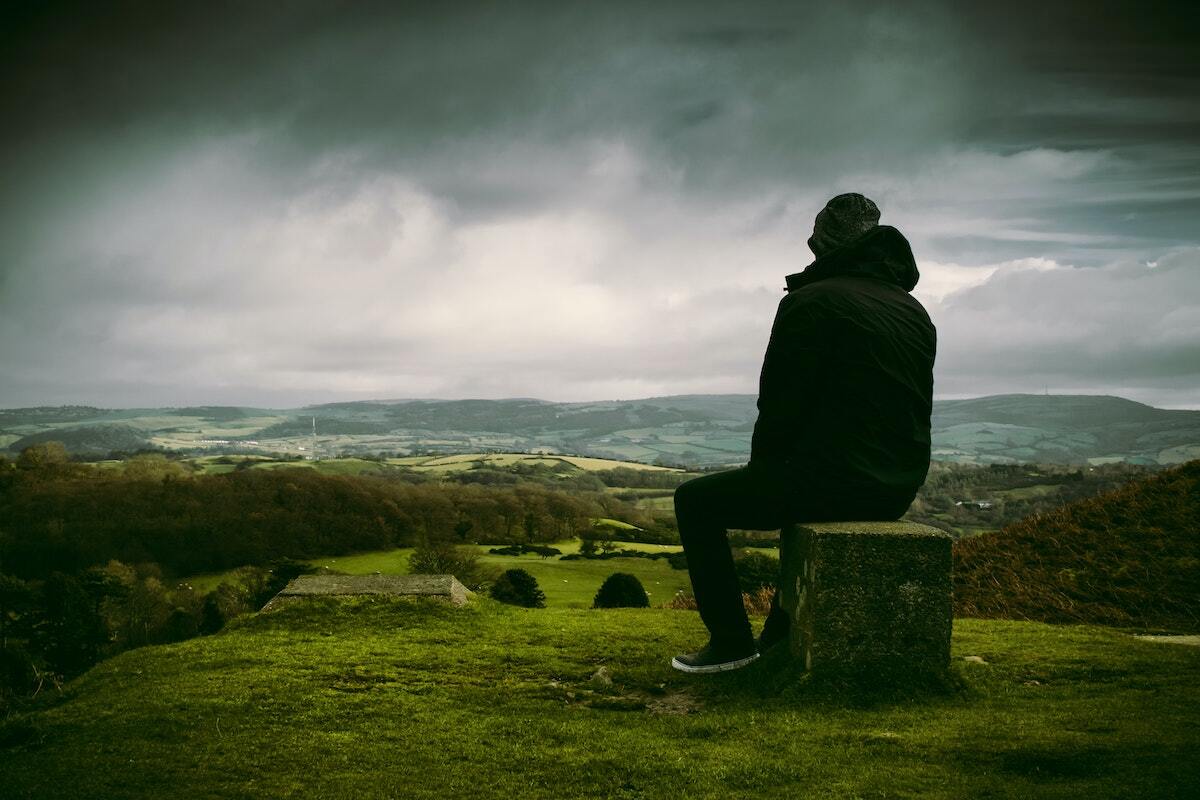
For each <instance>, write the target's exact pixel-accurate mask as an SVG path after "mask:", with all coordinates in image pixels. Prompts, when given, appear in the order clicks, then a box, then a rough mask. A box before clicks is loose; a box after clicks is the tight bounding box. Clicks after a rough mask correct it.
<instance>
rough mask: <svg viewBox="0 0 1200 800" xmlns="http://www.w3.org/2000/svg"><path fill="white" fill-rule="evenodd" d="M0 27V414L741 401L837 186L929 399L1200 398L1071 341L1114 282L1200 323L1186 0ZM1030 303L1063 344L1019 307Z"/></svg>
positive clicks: (9, 11)
mask: <svg viewBox="0 0 1200 800" xmlns="http://www.w3.org/2000/svg"><path fill="white" fill-rule="evenodd" d="M4 13H5V15H6V16H5V18H4V20H3V25H2V26H0V30H2V31H3V32H2V33H0V36H2V37H3V46H2V48H0V113H3V114H4V118H5V119H6V120H10V121H12V122H10V124H7V125H6V126H4V127H2V128H0V146H2V147H0V181H2V186H0V334H2V338H0V360H2V362H3V364H4V371H5V372H6V373H7V377H8V378H9V379H8V380H7V381H6V382H5V386H4V388H3V389H0V404H9V405H11V404H16V403H38V402H66V401H71V400H80V399H82V400H87V399H94V400H96V401H97V402H107V403H123V404H134V403H150V402H155V401H156V400H159V401H161V400H162V399H164V398H168V397H170V398H173V399H177V400H178V401H179V402H183V403H192V402H210V401H212V402H217V401H228V402H249V401H253V400H255V398H267V397H271V398H278V397H281V396H289V393H291V396H295V397H297V398H301V399H303V400H305V401H307V400H326V399H333V398H334V397H350V396H376V397H378V396H403V395H421V394H438V395H441V396H451V395H464V394H484V395H490V396H497V395H520V396H528V395H540V396H547V397H561V398H578V399H583V398H596V397H603V396H614V395H617V394H619V395H620V396H625V397H630V396H634V395H636V394H664V393H669V392H672V391H752V390H753V388H754V384H753V382H754V377H755V375H756V372H757V366H758V359H759V357H760V356H761V350H762V347H763V345H764V344H765V337H766V332H767V327H768V326H769V322H770V315H771V313H772V311H773V306H774V303H775V301H776V300H777V298H778V286H779V285H781V277H782V275H783V274H784V273H786V272H791V271H795V270H796V269H799V268H801V267H802V266H803V265H804V263H805V261H806V257H807V251H806V249H805V247H804V240H805V238H806V237H807V234H808V228H809V226H811V220H812V216H813V215H814V214H815V212H816V210H818V209H819V207H820V205H821V203H822V202H823V201H824V199H826V198H827V197H828V196H830V195H831V194H834V193H837V192H839V191H844V190H847V189H856V190H860V191H865V192H867V193H868V194H870V195H871V196H872V197H873V198H875V199H876V200H877V201H879V202H880V205H881V207H882V208H883V210H884V221H885V222H892V223H893V224H897V225H899V226H900V227H901V228H902V229H903V230H905V231H906V232H907V233H908V234H909V236H910V238H911V239H912V240H913V244H914V251H915V252H916V253H917V255H918V258H919V259H920V260H921V261H922V272H923V275H924V278H923V282H922V284H921V285H920V286H919V287H918V295H919V296H921V297H922V298H923V300H925V302H927V303H928V304H929V306H930V309H931V313H933V314H934V319H935V322H939V329H940V331H941V334H942V341H943V342H949V343H950V347H949V348H948V349H947V351H946V352H947V354H948V355H947V358H946V361H945V364H944V365H943V366H942V367H940V369H941V372H940V374H939V387H944V388H943V390H944V391H948V392H954V393H970V392H971V391H972V387H974V388H975V389H977V390H978V392H977V393H979V392H982V391H1003V390H1005V386H1014V385H1016V384H1018V383H1020V384H1021V385H1022V386H1023V385H1024V383H1028V381H1027V380H1024V379H1023V378H1022V376H1023V375H1024V376H1026V377H1028V376H1032V375H1039V376H1041V375H1044V374H1061V375H1062V376H1063V380H1064V381H1066V382H1071V383H1072V385H1083V384H1084V383H1086V385H1088V386H1090V387H1093V388H1096V389H1097V390H1111V391H1120V390H1121V389H1122V388H1123V387H1127V386H1133V388H1134V389H1136V390H1137V391H1138V392H1141V394H1140V397H1141V399H1147V400H1151V401H1153V400H1155V399H1156V398H1158V399H1162V400H1163V401H1164V402H1167V401H1169V402H1171V403H1174V404H1180V403H1183V404H1189V403H1190V404H1198V403H1200V398H1197V397H1196V391H1195V389H1196V387H1195V378H1194V375H1191V374H1189V373H1186V371H1183V370H1182V368H1181V365H1182V364H1186V363H1188V361H1187V360H1188V358H1190V357H1191V356H1192V355H1193V354H1194V350H1191V349H1188V348H1189V345H1188V343H1187V342H1186V341H1183V340H1180V339H1178V337H1173V336H1171V335H1168V333H1169V332H1161V331H1160V332H1158V333H1155V334H1154V335H1153V336H1151V335H1150V334H1149V333H1148V332H1147V330H1148V329H1147V327H1146V326H1144V325H1143V326H1133V327H1130V328H1128V329H1120V330H1119V334H1118V335H1116V336H1114V337H1109V338H1107V339H1106V338H1105V337H1093V338H1089V339H1086V340H1084V339H1080V338H1079V337H1078V336H1077V333H1078V331H1080V330H1097V329H1098V327H1097V326H1103V324H1104V322H1105V315H1107V314H1110V313H1113V308H1112V307H1111V306H1110V305H1109V304H1106V303H1101V302H1099V301H1098V300H1097V302H1090V301H1089V299H1088V298H1089V296H1090V294H1089V293H1095V296H1096V297H1097V298H1100V297H1104V296H1107V295H1106V294H1105V292H1106V291H1107V288H1106V287H1108V286H1110V284H1109V283H1107V282H1105V281H1103V280H1099V281H1097V280H1093V279H1095V278H1098V277H1106V276H1107V277H1111V276H1112V275H1116V274H1118V273H1119V274H1120V276H1121V277H1120V281H1119V282H1118V283H1116V284H1112V285H1119V286H1122V287H1126V288H1128V287H1129V286H1138V287H1139V289H1138V291H1136V292H1133V293H1132V296H1134V297H1136V298H1137V299H1136V300H1135V301H1132V303H1133V304H1132V306H1131V307H1130V309H1129V318H1130V319H1143V318H1145V319H1151V318H1152V317H1153V314H1154V313H1156V312H1153V311H1151V310H1150V309H1153V308H1159V309H1160V310H1161V306H1162V304H1168V305H1171V304H1174V305H1175V306H1179V307H1180V308H1181V309H1182V312H1183V313H1182V314H1177V315H1176V316H1175V317H1173V318H1172V319H1174V320H1175V321H1177V322H1179V324H1180V325H1183V326H1184V328H1186V329H1187V330H1191V328H1188V327H1187V326H1186V325H1184V322H1186V321H1187V320H1191V319H1192V317H1191V316H1189V314H1190V313H1191V311H1194V310H1195V308H1196V306H1197V292H1198V279H1197V270H1198V269H1200V264H1197V260H1198V258H1197V250H1196V249H1195V245H1196V244H1197V241H1196V235H1195V229H1194V220H1195V215H1196V211H1198V210H1200V169H1197V167H1200V142H1198V140H1197V137H1196V136H1195V135H1194V133H1191V131H1194V130H1195V129H1196V123H1197V122H1200V120H1197V116H1198V110H1197V104H1196V103H1195V100H1194V98H1195V97H1196V96H1200V68H1198V66H1197V61H1196V59H1195V58H1194V56H1192V55H1191V53H1194V50H1195V43H1196V28H1195V25H1194V23H1195V16H1196V15H1195V12H1194V11H1192V10H1191V6H1184V5H1182V4H1180V5H1178V6H1168V5H1155V4H1149V5H1146V4H1141V5H1137V6H1135V5H1132V4H1105V3H1101V4H1096V3H1087V4H1084V3H1066V4H1058V3H1021V4H1017V5H1014V4H1008V3H1006V4H956V3H935V2H924V3H905V4H903V6H902V7H901V6H900V5H899V4H892V3H884V2H856V3H847V4H838V5H829V4H815V3H814V4H798V3H782V2H781V3H769V2H765V3H750V4H725V3H721V4H717V3H712V4H708V3H693V2H688V3H682V2H681V3H654V4H634V3H629V4H613V3H605V4H597V3H588V4H584V3H577V4H574V3H549V2H547V3H533V2H527V3H515V4H485V3H382V2H380V3H355V4H333V3H326V2H315V1H311V2H291V3H286V4H278V3H269V4H268V3H203V4H200V3H195V4H192V3H128V2H125V3H79V4H64V3H57V4H56V3H34V2H30V3H16V4H9V5H8V6H6V11H5V12H4ZM1158 261H1161V262H1163V263H1170V264H1175V265H1182V266H1175V267H1174V269H1175V272H1176V278H1175V280H1174V281H1173V282H1171V283H1170V286H1169V291H1168V292H1163V291H1160V290H1161V288H1162V287H1163V286H1166V285H1167V283H1166V282H1164V281H1163V280H1161V278H1160V277H1159V276H1160V275H1161V274H1165V273H1156V274H1155V275H1154V276H1151V275H1150V274H1149V273H1146V272H1145V267H1144V265H1145V263H1146V262H1158ZM1114 265H1124V267H1117V266H1114ZM1137 265H1142V267H1141V268H1140V269H1142V272H1139V271H1138V269H1139V267H1138V266H1137ZM1122 269H1124V270H1126V271H1125V272H1122V271H1121V270H1122ZM1009 274H1011V275H1012V276H1013V278H1014V281H1008V280H1006V276H1008V275H1009ZM1017 278H1020V280H1016V279H1017ZM1113 280H1116V278H1114V279H1113ZM1022 281H1024V282H1022ZM1039 281H1045V283H1040V282H1039ZM1043 286H1045V287H1046V288H1045V291H1046V292H1048V293H1050V294H1051V295H1053V296H1054V297H1056V298H1057V302H1058V303H1066V304H1070V305H1071V306H1072V309H1073V312H1074V313H1073V315H1072V316H1071V320H1072V321H1071V323H1070V325H1069V326H1068V325H1060V326H1058V327H1057V328H1053V329H1051V330H1050V331H1049V333H1047V332H1046V328H1045V326H1044V325H1043V324H1042V321H1041V320H1038V319H1034V318H1031V313H1032V311H1031V309H1033V308H1034V307H1035V306H1036V307H1040V306H1038V305H1037V304H1033V305H1031V304H1030V303H1029V302H1028V300H1029V297H1030V295H1029V293H1030V292H1032V293H1033V294H1032V296H1034V297H1036V296H1038V292H1040V291H1042V288H1041V287H1043ZM956 293H959V294H960V299H958V300H956V299H955V298H956ZM968 296H969V297H970V298H971V300H970V308H971V311H970V313H967V312H965V311H964V309H965V308H968V306H967V305H964V304H965V303H966V302H967V300H966V298H967V297H968ZM987 309H991V311H990V312H988V311H987ZM1189 310H1190V311H1189ZM988 313H991V314H993V315H994V317H995V318H996V319H997V320H999V321H1002V323H1003V325H1004V326H1006V329H1011V331H1012V332H1013V335H1012V336H1011V337H1006V338H1007V339H1010V340H1011V341H1012V342H1025V343H1024V344H1022V345H1019V346H1018V345H1017V344H1013V345H1011V346H1008V345H1006V344H1005V341H1006V338H1001V339H995V338H994V337H993V339H991V340H988V339H986V337H984V338H983V339H981V338H980V335H979V330H980V329H979V327H978V325H979V323H978V320H979V319H980V318H981V315H982V316H986V315H987V314H988ZM943 314H944V322H943V321H942V320H940V319H939V315H943ZM1168 316H1169V315H1168ZM1180 320H1183V321H1180ZM1110 322H1111V320H1110ZM1187 324H1189V325H1190V322H1188V323H1187ZM1026 331H1037V332H1039V333H1038V336H1034V337H1033V338H1032V339H1028V340H1026V339H1025V338H1023V336H1024V333H1023V332H1026ZM1043 334H1044V335H1043ZM956 341H957V342H962V343H968V342H970V343H973V344H972V345H971V347H976V346H978V347H979V348H982V350H981V351H980V352H983V351H984V350H986V353H987V357H986V358H985V359H980V358H973V357H972V356H971V352H973V351H972V350H969V349H968V350H963V349H962V348H961V347H960V348H958V349H957V350H956V349H955V345H954V342H956ZM1030 342H1034V343H1035V344H1034V345H1031V344H1030ZM1081 348H1085V349H1086V352H1087V354H1088V355H1087V357H1086V358H1084V357H1072V355H1071V354H1072V353H1075V354H1076V355H1077V356H1078V353H1079V352H1080V349H1081ZM981 364H984V365H987V364H990V365H992V366H991V367H987V366H983V367H981V366H980V365H981ZM989 370H990V371H989ZM1068 376H1070V377H1069V380H1068ZM1130 381H1134V382H1135V384H1131V383H1130ZM1189 386H1191V389H1190V390H1189V388H1188V387H1189ZM139 387H141V389H140V390H139ZM1105 387H1108V388H1107V389H1105ZM1034 388H1036V387H1034ZM1131 391H1132V390H1131ZM1156 392H1159V393H1158V394H1155V393H1156ZM1189 392H1190V394H1189ZM1181 398H1182V399H1181Z"/></svg>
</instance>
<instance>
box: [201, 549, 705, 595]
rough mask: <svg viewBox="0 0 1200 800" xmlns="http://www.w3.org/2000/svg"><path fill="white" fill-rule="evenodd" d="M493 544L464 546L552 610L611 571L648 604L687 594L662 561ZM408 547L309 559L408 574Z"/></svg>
mask: <svg viewBox="0 0 1200 800" xmlns="http://www.w3.org/2000/svg"><path fill="white" fill-rule="evenodd" d="M492 546H493V545H466V547H468V548H469V549H471V550H474V551H475V552H476V553H478V554H479V560H480V562H481V563H483V564H485V565H487V566H490V567H494V568H496V569H498V570H506V569H512V568H514V567H520V568H521V569H524V570H526V571H527V572H529V573H530V574H531V575H533V577H535V578H537V581H538V585H539V586H540V587H541V589H542V591H543V592H545V593H546V604H547V606H550V607H556V608H590V607H591V605H592V599H593V598H594V597H595V596H596V590H597V589H599V588H600V584H601V583H603V582H604V579H605V578H607V577H608V576H609V575H611V574H612V573H614V572H628V573H630V574H633V575H636V576H637V578H638V580H640V581H641V582H642V586H644V587H645V589H646V593H647V594H648V595H650V604H651V605H662V604H663V603H666V602H669V601H670V600H671V598H672V597H674V596H675V593H676V592H678V591H680V590H684V591H691V582H690V580H689V578H688V574H687V570H679V569H672V568H671V567H670V565H669V564H667V562H666V559H655V560H653V561H652V560H650V559H645V558H612V559H604V560H591V559H582V560H579V561H560V560H559V559H558V557H557V556H555V557H553V558H542V557H541V556H536V555H522V556H497V555H490V554H489V553H488V552H487V551H488V550H489V549H490V548H491V547H492ZM553 546H554V547H557V548H558V549H559V550H562V551H563V553H564V554H567V553H575V552H578V551H579V540H578V539H573V540H571V541H568V542H555V543H554V545H553ZM619 547H621V548H623V549H627V550H642V551H645V552H648V553H656V552H676V551H678V550H679V549H680V548H678V547H668V546H666V545H657V544H638V543H630V542H621V543H620V544H619ZM411 554H412V548H411V547H403V548H398V549H396V550H383V551H378V552H373V553H362V554H358V555H349V556H336V557H335V556H329V557H323V558H315V559H312V560H311V561H309V562H308V563H309V564H312V565H313V566H314V567H318V568H322V567H325V568H328V569H329V570H331V571H333V572H342V573H345V574H347V575H370V574H373V573H375V572H380V573H383V574H384V575H407V574H408V559H409V556H410V555H411ZM223 580H231V573H229V572H221V573H209V574H205V575H193V576H191V577H189V578H186V579H184V580H183V582H184V583H189V584H191V585H192V586H193V587H195V588H196V589H197V590H198V591H202V592H208V591H211V590H212V589H214V588H216V586H217V584H219V583H221V581H223Z"/></svg>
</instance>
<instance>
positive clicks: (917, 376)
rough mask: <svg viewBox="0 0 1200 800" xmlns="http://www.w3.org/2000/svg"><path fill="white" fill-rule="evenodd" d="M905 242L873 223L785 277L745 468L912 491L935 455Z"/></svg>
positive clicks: (838, 485) (926, 322)
mask: <svg viewBox="0 0 1200 800" xmlns="http://www.w3.org/2000/svg"><path fill="white" fill-rule="evenodd" d="M917 278H918V273H917V267H916V263H915V261H914V260H913V257H912V251H911V249H910V248H909V246H908V242H907V241H906V240H905V239H904V237H903V236H902V235H901V234H900V232H899V231H897V230H896V229H895V228H892V227H889V226H886V225H880V226H876V227H875V228H874V229H872V230H871V231H870V232H868V233H867V234H865V235H863V236H862V237H860V238H859V239H857V240H855V241H854V242H852V243H850V244H849V245H847V246H845V247H842V248H838V249H837V250H835V251H833V252H831V253H829V254H827V255H826V256H824V257H822V258H818V259H817V260H816V261H815V262H813V264H812V265H811V266H810V267H809V268H808V269H806V270H805V271H804V272H802V273H798V274H796V275H792V276H789V278H788V287H789V290H790V291H789V293H788V294H787V296H786V297H784V299H783V300H782V301H781V302H780V304H779V310H778V313H777V315H776V318H775V323H774V325H773V327H772V331H771V343H770V345H769V346H768V348H767V355H766V357H765V358H764V361H763V369H762V376H761V380H760V387H759V419H758V423H757V424H756V426H755V431H754V441H753V446H752V450H751V465H752V466H753V467H756V468H765V469H766V470H767V471H771V472H776V473H779V474H781V475H782V476H783V477H784V478H785V479H786V480H787V481H789V482H802V483H803V484H805V485H807V486H810V487H811V486H817V487H821V488H823V489H825V490H827V491H830V492H836V493H838V494H851V495H853V494H858V493H866V494H870V495H880V494H882V495H887V496H890V497H896V496H905V495H907V496H911V495H914V494H915V493H916V490H917V489H918V488H919V487H920V486H921V484H922V483H923V482H924V480H925V476H926V473H927V471H928V468H929V456H930V414H931V412H932V406H933V363H934V355H935V351H936V343H937V332H936V329H935V328H934V326H933V323H932V322H931V321H930V319H929V315H928V314H927V313H926V312H925V309H924V308H923V307H922V306H921V304H920V303H919V302H918V301H917V300H916V299H915V298H914V297H912V295H910V294H909V290H910V289H911V288H912V287H913V286H915V284H916V281H917Z"/></svg>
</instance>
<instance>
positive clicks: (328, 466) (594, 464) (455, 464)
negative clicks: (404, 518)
mask: <svg viewBox="0 0 1200 800" xmlns="http://www.w3.org/2000/svg"><path fill="white" fill-rule="evenodd" d="M230 460H232V461H235V462H236V461H254V462H260V463H256V464H255V465H254V466H253V467H251V469H289V468H296V469H312V470H316V471H317V472H319V473H321V474H323V475H362V474H365V473H381V472H383V473H386V472H388V471H390V470H397V471H404V470H407V471H412V472H425V473H433V474H449V473H454V472H462V471H464V470H468V469H473V468H475V467H476V466H485V467H491V468H494V469H506V468H511V467H513V466H516V465H518V464H519V465H521V466H526V467H533V466H543V467H550V468H555V467H558V468H564V467H565V468H566V470H567V471H568V472H580V471H583V472H594V471H597V470H609V469H619V468H623V469H636V470H653V471H660V472H679V471H680V470H674V469H670V468H667V467H656V466H652V465H650V464H638V463H635V462H629V461H614V460H611V459H605V458H584V457H581V456H558V455H550V456H547V455H536V454H532V455H531V454H529V453H469V454H461V455H451V456H406V457H404V458H389V459H386V460H384V461H376V460H371V459H363V458H353V457H341V458H325V459H319V460H316V461H275V460H273V459H271V458H269V457H266V456H257V455H245V456H198V457H196V458H192V459H188V461H189V462H190V463H191V464H193V465H194V466H195V467H196V469H197V470H198V471H199V472H201V473H203V474H206V475H212V474H219V473H223V472H232V471H233V470H234V469H235V468H236V467H237V464H236V463H220V462H222V461H230Z"/></svg>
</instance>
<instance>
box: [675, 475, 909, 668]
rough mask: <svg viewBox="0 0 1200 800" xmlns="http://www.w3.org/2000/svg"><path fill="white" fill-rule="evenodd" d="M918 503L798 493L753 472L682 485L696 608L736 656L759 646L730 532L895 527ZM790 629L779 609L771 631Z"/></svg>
mask: <svg viewBox="0 0 1200 800" xmlns="http://www.w3.org/2000/svg"><path fill="white" fill-rule="evenodd" d="M913 496H914V495H913V494H908V495H905V496H892V497H886V496H863V494H862V493H861V492H858V493H838V492H836V491H832V492H831V491H829V490H827V489H825V488H820V489H818V488H815V487H804V486H795V485H791V484H790V483H789V482H787V481H786V480H785V479H784V478H782V477H781V476H779V475H777V474H772V473H771V472H768V471H765V470H763V469H761V468H755V467H753V466H746V467H741V468H739V469H735V470H730V471H728V472H718V473H714V474H712V475H704V476H703V477H700V478H695V479H693V480H690V481H688V482H687V483H684V484H682V485H681V486H680V487H679V488H678V489H676V490H675V518H676V519H677V520H678V522H679V538H680V539H681V540H682V542H683V550H684V552H685V553H686V554H687V563H688V572H689V573H690V576H691V579H692V593H693V594H694V595H695V597H696V607H697V608H698V609H699V611H700V619H701V620H703V621H704V624H705V626H706V627H707V628H708V632H709V634H710V635H711V637H712V641H713V642H714V643H716V644H718V645H720V646H723V647H730V648H734V649H745V648H748V647H752V646H753V644H754V639H753V635H752V633H751V631H750V621H749V620H748V619H747V618H746V609H745V607H744V606H743V605H742V592H741V589H740V588H739V586H738V579H737V573H736V572H735V571H734V567H733V553H732V552H731V551H730V548H729V539H728V536H727V534H726V530H727V529H728V528H737V529H739V530H756V531H770V530H777V529H779V528H782V527H783V526H784V525H787V524H790V523H793V522H820V521H837V520H896V519H899V518H900V517H901V516H903V515H904V512H905V511H907V510H908V507H909V505H910V504H911V503H912V500H913ZM776 597H777V598H778V594H776ZM784 624H786V619H785V618H784V615H783V613H782V612H781V611H780V609H779V608H778V606H775V607H774V608H772V611H771V616H770V617H768V619H767V626H768V627H772V626H775V625H784ZM765 636H766V631H765V630H764V637H765Z"/></svg>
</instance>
